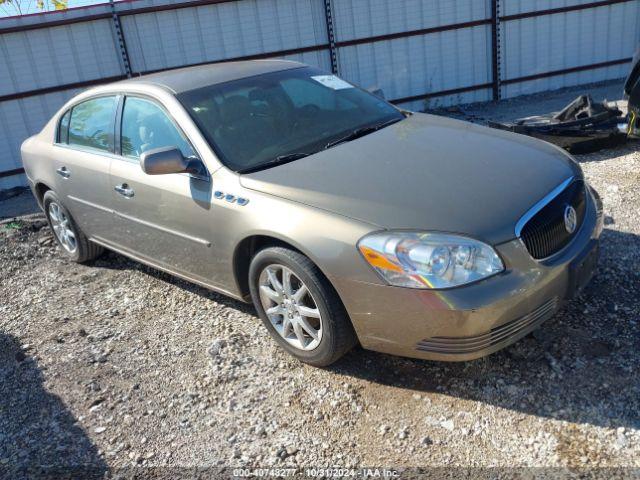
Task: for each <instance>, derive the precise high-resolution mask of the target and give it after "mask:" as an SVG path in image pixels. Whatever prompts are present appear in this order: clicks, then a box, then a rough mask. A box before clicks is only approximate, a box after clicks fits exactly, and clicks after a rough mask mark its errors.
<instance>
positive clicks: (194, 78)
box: [117, 60, 306, 93]
mask: <svg viewBox="0 0 640 480" xmlns="http://www.w3.org/2000/svg"><path fill="white" fill-rule="evenodd" d="M305 66H306V65H304V64H303V63H298V62H292V61H289V60H246V61H242V62H220V63H212V64H207V65H198V66H194V67H184V68H176V69H173V70H166V71H163V72H158V73H152V74H149V75H140V76H138V77H133V78H129V79H127V80H122V81H120V82H117V83H118V84H120V85H121V84H131V83H139V82H145V83H153V84H156V85H161V86H164V87H166V88H169V89H170V90H172V91H173V92H174V93H181V92H186V91H189V90H195V89H197V88H201V87H206V86H209V85H216V84H219V83H224V82H229V81H232V80H239V79H241V78H247V77H253V76H256V75H261V74H264V73H271V72H277V71H281V70H290V69H293V68H300V67H305Z"/></svg>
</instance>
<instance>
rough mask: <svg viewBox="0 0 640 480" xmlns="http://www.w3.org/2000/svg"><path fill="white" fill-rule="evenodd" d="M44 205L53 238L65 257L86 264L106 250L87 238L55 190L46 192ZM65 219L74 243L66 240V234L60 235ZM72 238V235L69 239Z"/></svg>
mask: <svg viewBox="0 0 640 480" xmlns="http://www.w3.org/2000/svg"><path fill="white" fill-rule="evenodd" d="M42 205H43V207H44V213H45V215H46V217H47V221H48V222H49V227H51V231H52V232H53V238H54V239H55V241H56V243H57V244H58V246H59V247H60V250H61V251H62V253H63V254H64V255H65V257H67V258H68V259H70V260H73V261H74V262H78V263H84V262H88V261H90V260H93V259H94V258H97V257H99V256H100V255H101V254H102V252H103V251H104V249H103V248H102V247H101V246H100V245H96V244H95V243H93V242H91V241H90V240H89V239H88V238H87V237H86V235H85V234H84V233H83V232H82V230H80V227H78V225H77V224H76V222H75V221H74V220H73V217H72V216H71V214H70V213H69V211H68V210H67V209H66V208H65V206H64V205H63V204H62V202H61V201H60V199H59V198H58V195H56V193H55V192H54V191H53V190H47V192H45V194H44V197H43V198H42ZM56 217H57V218H56ZM63 219H64V220H66V223H65V225H66V228H67V229H68V230H69V231H70V232H71V234H72V235H73V237H74V241H73V242H71V243H70V242H68V241H67V240H65V236H64V234H60V233H58V232H60V225H61V224H62V223H63V222H61V220H63ZM64 220H63V221H64ZM56 227H57V228H56ZM63 229H64V228H63ZM70 236H71V235H69V236H68V237H70ZM73 244H74V245H75V248H70V245H73Z"/></svg>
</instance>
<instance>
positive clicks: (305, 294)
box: [259, 264, 322, 351]
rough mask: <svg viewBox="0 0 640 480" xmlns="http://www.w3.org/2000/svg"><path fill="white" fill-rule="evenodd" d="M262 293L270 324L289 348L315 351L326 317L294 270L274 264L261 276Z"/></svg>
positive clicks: (260, 286)
mask: <svg viewBox="0 0 640 480" xmlns="http://www.w3.org/2000/svg"><path fill="white" fill-rule="evenodd" d="M259 292H260V301H261V303H262V307H263V308H264V311H265V312H266V314H267V317H268V318H269V321H270V322H271V324H272V325H273V327H274V328H275V330H276V331H277V332H278V334H279V335H280V336H281V337H282V338H284V339H285V340H286V341H287V342H288V343H289V344H291V345H292V346H294V347H296V348H298V349H300V350H306V351H308V350H313V349H314V348H316V347H317V346H318V345H319V344H320V341H321V340H322V316H321V315H320V310H319V309H318V305H317V303H316V301H315V300H314V298H313V296H312V295H311V292H310V291H309V288H308V287H307V286H306V285H305V284H304V282H303V281H302V280H301V279H300V277H298V276H297V275H296V274H295V273H294V272H293V270H291V269H290V268H288V267H285V266H284V265H279V264H272V265H269V266H267V267H266V268H265V269H264V270H262V272H261V273H260V278H259Z"/></svg>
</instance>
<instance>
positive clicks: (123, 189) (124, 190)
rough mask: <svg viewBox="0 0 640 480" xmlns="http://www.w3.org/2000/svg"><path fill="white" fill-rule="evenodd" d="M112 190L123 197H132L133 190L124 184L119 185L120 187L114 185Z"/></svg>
mask: <svg viewBox="0 0 640 480" xmlns="http://www.w3.org/2000/svg"><path fill="white" fill-rule="evenodd" d="M113 189H114V190H115V191H116V192H118V193H119V194H120V195H122V196H123V197H127V198H131V197H133V194H134V192H133V189H131V188H129V185H127V184H126V183H121V184H120V185H116V186H115V187H113Z"/></svg>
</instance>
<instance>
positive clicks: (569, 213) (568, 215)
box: [564, 205, 578, 233]
mask: <svg viewBox="0 0 640 480" xmlns="http://www.w3.org/2000/svg"><path fill="white" fill-rule="evenodd" d="M577 225H578V215H577V214H576V209H575V208H573V207H572V206H571V205H567V206H566V207H565V209H564V228H565V229H566V230H567V232H569V233H573V232H575V231H576V226H577Z"/></svg>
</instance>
